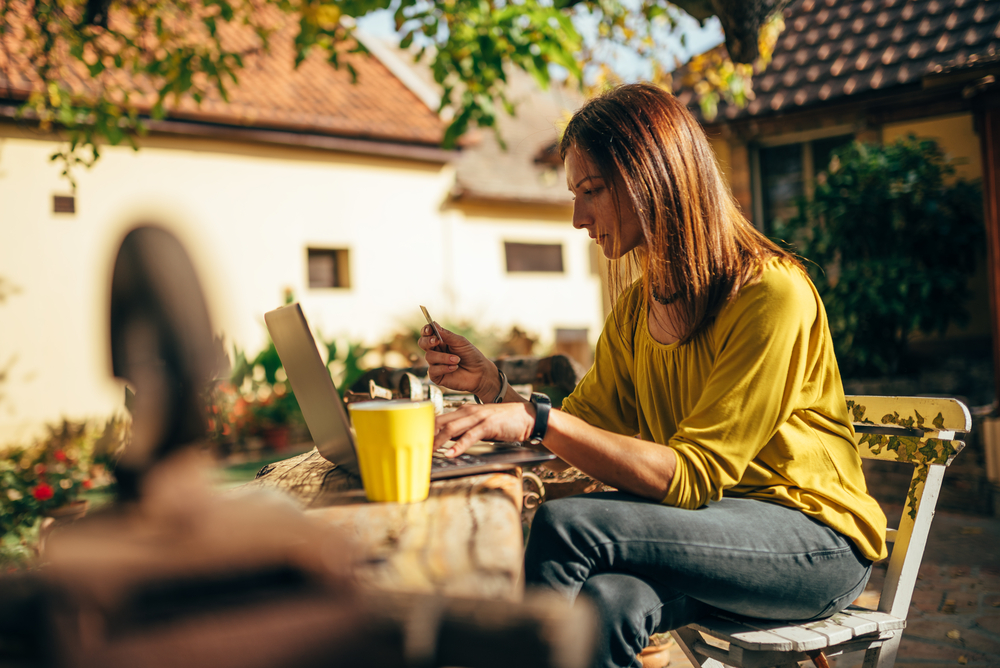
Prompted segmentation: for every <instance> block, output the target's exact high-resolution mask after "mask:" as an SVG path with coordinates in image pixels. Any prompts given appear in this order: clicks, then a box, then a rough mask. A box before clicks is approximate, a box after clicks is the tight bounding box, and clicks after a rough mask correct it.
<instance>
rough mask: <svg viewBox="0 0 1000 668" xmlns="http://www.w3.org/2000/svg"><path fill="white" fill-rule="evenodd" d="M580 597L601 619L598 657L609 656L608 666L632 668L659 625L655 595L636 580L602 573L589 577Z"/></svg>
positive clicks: (657, 599)
mask: <svg viewBox="0 0 1000 668" xmlns="http://www.w3.org/2000/svg"><path fill="white" fill-rule="evenodd" d="M580 594H581V596H582V597H584V598H586V599H588V600H589V601H590V602H591V603H592V604H593V605H594V607H595V608H596V609H597V611H598V614H599V615H600V618H601V633H600V634H599V639H598V642H599V643H600V647H599V648H598V654H599V655H605V656H607V657H610V659H611V661H610V662H609V663H610V665H616V666H629V665H632V662H633V660H634V659H635V656H636V655H637V654H638V653H639V652H641V651H642V650H643V648H644V647H645V646H646V644H647V643H648V642H649V636H650V635H651V634H652V633H653V632H654V630H655V628H656V626H657V625H658V623H659V609H660V605H661V604H660V601H659V598H658V596H657V594H656V592H655V591H654V590H653V588H652V587H650V586H649V584H648V583H645V582H643V581H642V580H640V579H639V578H635V577H633V576H630V575H626V574H622V573H602V574H599V575H595V576H593V577H591V578H589V579H588V580H587V581H586V582H585V583H584V585H583V588H582V590H581V592H580ZM602 663H605V662H601V661H598V664H602ZM606 665H607V664H606Z"/></svg>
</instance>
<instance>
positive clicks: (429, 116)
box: [0, 13, 444, 146]
mask: <svg viewBox="0 0 1000 668" xmlns="http://www.w3.org/2000/svg"><path fill="white" fill-rule="evenodd" d="M112 20H115V19H114V17H112ZM275 21H276V25H277V27H278V30H277V31H276V32H275V33H274V34H273V35H272V37H271V44H270V52H269V53H266V54H258V55H250V56H244V60H245V62H246V67H245V68H244V69H243V70H242V71H241V72H240V73H239V84H238V85H230V87H229V89H228V91H227V92H228V98H229V99H228V101H226V100H223V99H222V98H221V96H219V95H218V93H212V94H210V95H209V96H207V98H206V99H205V100H204V101H203V102H202V104H201V105H198V104H197V103H196V102H195V101H194V100H193V99H191V98H190V97H186V98H182V99H181V100H180V101H179V102H178V103H172V101H168V102H171V104H168V110H167V114H168V117H172V118H175V119H183V120H192V121H203V122H209V123H218V124H224V125H233V126H241V127H247V126H251V127H257V128H266V129H276V130H290V131H295V132H308V133H315V134H326V135H333V136H339V137H350V138H358V139H370V140H376V141H391V142H399V143H407V144H420V145H430V146H437V145H440V143H441V140H442V138H443V136H444V123H443V122H442V121H441V119H440V118H439V117H438V116H437V114H436V113H435V112H434V111H433V110H431V109H429V108H428V107H427V106H426V105H425V104H424V103H423V102H422V101H421V100H420V99H419V98H418V97H417V96H416V95H415V94H414V93H413V92H412V91H410V90H409V89H408V88H407V87H406V86H405V85H404V84H403V83H402V82H401V81H400V80H399V79H397V78H396V77H395V76H394V75H393V74H392V73H390V72H389V70H388V69H387V68H386V67H385V66H384V65H383V64H382V63H381V62H380V61H378V60H377V59H376V58H375V57H366V56H364V55H360V54H349V53H344V52H342V53H341V54H340V60H341V63H342V67H341V69H340V70H335V69H334V68H333V67H331V66H330V65H329V64H328V63H327V62H326V58H325V57H324V56H323V54H322V53H320V52H319V51H318V50H314V51H313V53H311V54H310V55H309V56H308V57H307V58H306V59H305V60H304V61H303V62H302V63H301V65H300V66H299V67H298V68H297V69H296V68H295V67H294V59H295V47H294V44H293V40H294V35H295V31H296V27H297V20H296V19H295V18H294V17H292V16H289V15H286V14H278V13H276V16H275ZM221 30H224V32H223V38H224V41H225V43H226V45H227V48H230V49H234V50H236V49H242V50H244V51H249V50H250V49H252V48H253V47H254V46H256V44H255V36H254V34H253V32H252V31H251V30H250V29H248V28H236V27H233V26H228V27H226V28H225V29H221ZM15 32H16V31H14V32H12V33H9V34H8V35H7V36H5V38H6V39H7V40H9V41H8V42H7V44H6V48H0V91H2V90H4V88H6V87H7V85H8V83H9V85H10V91H9V92H8V93H7V94H8V95H12V96H13V97H14V98H15V99H21V98H23V97H24V96H26V95H27V94H28V92H29V91H30V90H31V88H32V87H33V85H37V84H36V83H35V82H34V81H33V79H32V76H33V74H32V73H33V71H34V70H33V68H32V67H31V66H30V65H29V63H28V62H27V60H26V57H25V56H23V55H22V54H21V53H20V52H19V50H18V48H17V47H18V44H17V42H16V41H15V40H16V39H17V37H16V34H15ZM17 34H20V33H17ZM8 56H9V57H10V62H9V63H8V62H7V60H6V59H7V57H8ZM346 63H349V64H351V65H352V66H353V67H354V68H355V70H356V71H357V74H358V81H357V84H353V83H352V81H351V75H350V74H349V72H348V71H347V69H346V68H345V67H343V64H346ZM5 65H7V67H5ZM5 73H10V81H9V82H8V81H7V80H6V79H5V77H4V74H5ZM103 76H108V77H111V78H116V77H117V78H118V80H119V81H120V80H121V75H120V73H116V72H113V71H110V70H107V71H106V72H105V75H103ZM66 81H67V84H68V85H70V86H71V87H73V88H74V90H77V91H80V92H83V91H86V90H94V89H95V88H96V87H97V86H102V85H105V84H106V83H107V81H106V80H103V79H92V78H90V77H89V76H87V72H86V70H85V69H84V68H83V66H82V64H80V65H79V67H75V68H73V69H72V70H71V71H69V72H67V73H66ZM139 85H140V86H141V87H143V88H145V89H146V90H147V91H152V90H154V88H153V86H152V85H151V84H145V85H143V84H142V82H140V83H139ZM145 100H146V105H147V107H148V105H149V104H151V103H152V100H153V96H152V95H151V94H147V96H146V98H145Z"/></svg>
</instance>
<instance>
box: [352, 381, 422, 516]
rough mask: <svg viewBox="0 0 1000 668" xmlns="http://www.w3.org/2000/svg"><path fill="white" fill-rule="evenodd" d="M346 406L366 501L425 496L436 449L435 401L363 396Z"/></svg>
mask: <svg viewBox="0 0 1000 668" xmlns="http://www.w3.org/2000/svg"><path fill="white" fill-rule="evenodd" d="M347 408H348V410H349V411H350V413H351V422H352V423H353V424H354V432H355V435H356V438H355V442H356V445H357V452H358V464H359V466H360V468H361V482H362V483H363V484H364V486H365V496H367V497H368V500H369V501H397V502H401V503H411V502H413V501H423V500H424V499H426V498H427V494H428V492H429V491H430V484H431V455H432V454H433V449H434V404H433V403H432V402H430V401H406V400H401V401H364V402H361V403H356V404H348V406H347Z"/></svg>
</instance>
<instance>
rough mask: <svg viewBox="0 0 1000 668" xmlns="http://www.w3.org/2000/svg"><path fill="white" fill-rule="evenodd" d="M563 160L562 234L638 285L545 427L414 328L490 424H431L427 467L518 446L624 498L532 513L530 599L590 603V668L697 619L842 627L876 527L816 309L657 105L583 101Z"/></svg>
mask: <svg viewBox="0 0 1000 668" xmlns="http://www.w3.org/2000/svg"><path fill="white" fill-rule="evenodd" d="M560 150H561V154H562V157H563V159H564V161H565V166H566V175H567V181H568V185H569V188H570V190H571V191H572V193H573V195H574V210H573V225H574V227H577V228H580V229H584V230H586V231H587V233H588V234H589V235H590V236H591V238H593V239H595V240H596V242H597V243H598V244H599V245H600V246H601V248H602V250H603V251H604V254H605V256H606V257H608V258H609V259H610V260H619V259H621V258H623V257H625V256H629V257H631V258H633V259H635V260H636V261H637V264H638V266H639V267H640V268H641V272H642V273H641V277H640V278H639V279H638V280H636V281H635V282H634V283H633V284H632V285H631V286H628V287H627V288H626V289H625V290H624V291H623V292H622V293H621V295H620V297H619V298H618V300H617V303H616V305H615V308H614V310H613V313H612V315H611V316H610V317H609V318H608V321H607V322H606V324H605V327H604V331H603V332H602V334H601V337H600V340H599V342H598V344H597V351H596V355H595V362H594V366H593V367H592V368H591V369H590V371H589V372H588V373H587V375H586V376H585V377H584V378H583V380H582V381H581V382H580V384H579V385H578V387H577V388H576V390H575V391H574V392H573V394H572V395H570V396H569V397H568V398H567V399H566V400H565V402H564V403H563V406H562V410H561V411H552V412H551V413H549V412H548V411H547V410H546V407H545V406H544V405H540V404H537V403H525V402H524V401H523V400H522V399H521V398H520V397H519V396H518V395H517V394H516V393H515V392H513V391H512V390H510V389H509V387H508V386H507V384H506V381H505V379H504V378H503V377H502V374H499V373H498V370H497V369H496V367H495V365H493V364H492V363H491V362H489V361H488V360H487V359H486V358H485V357H484V356H483V355H482V354H481V353H480V352H479V351H478V350H476V349H475V348H474V347H473V346H471V345H470V344H469V343H468V342H467V341H466V340H465V339H463V338H462V337H459V336H457V335H455V334H453V333H451V332H447V331H443V332H442V337H443V338H444V341H439V340H438V339H437V338H436V337H434V336H433V335H432V332H431V330H430V328H426V329H425V331H424V336H423V337H421V339H420V346H421V347H422V348H423V349H424V350H425V351H426V359H427V362H428V365H429V366H430V376H431V378H432V379H433V380H434V381H435V382H438V383H440V384H441V385H444V386H445V387H449V388H453V389H456V390H465V391H470V392H474V393H475V394H476V395H477V397H478V398H479V399H480V400H481V401H483V402H485V404H486V405H482V406H468V407H464V408H462V409H460V410H458V411H455V412H454V413H450V414H448V415H444V416H442V417H440V418H438V423H437V425H438V429H439V431H438V435H437V439H436V445H437V446H439V447H440V446H442V445H443V444H445V443H446V442H447V441H448V440H450V439H456V440H455V443H454V445H453V446H452V447H451V449H450V450H449V454H451V455H455V454H458V453H460V452H462V451H464V450H465V449H466V448H467V447H468V446H469V445H470V444H471V443H473V442H475V441H476V440H478V439H481V438H495V439H501V440H528V439H529V438H532V437H534V440H535V441H539V440H541V442H542V443H544V445H545V447H547V448H548V449H549V450H551V451H552V452H553V453H555V454H556V455H558V456H559V457H560V458H561V459H562V460H564V461H565V462H567V463H569V464H571V465H573V466H576V467H577V468H579V469H580V470H582V471H583V472H585V473H587V474H589V475H591V476H593V477H594V478H596V479H598V480H600V481H602V482H604V483H607V484H608V485H610V486H612V487H615V488H616V489H618V490H619V491H618V492H610V493H600V494H591V495H583V496H578V497H570V498H566V499H560V500H557V501H553V502H549V503H546V504H543V505H542V506H541V508H540V509H539V511H538V513H537V514H536V515H535V519H534V523H533V525H532V529H531V535H530V538H529V541H528V545H527V548H526V552H525V576H526V581H527V583H528V584H529V585H541V586H546V587H549V588H552V589H555V590H557V591H559V592H561V593H563V594H564V595H566V596H567V597H568V598H569V599H571V600H572V599H574V598H575V597H576V596H578V595H580V594H583V595H586V596H588V597H589V598H591V599H592V600H593V601H594V602H595V603H596V605H597V607H598V609H599V611H600V613H601V615H602V618H603V622H604V623H603V625H602V629H603V630H602V633H603V634H604V637H603V638H602V639H601V640H600V641H599V644H598V649H597V654H598V656H597V661H596V664H595V665H599V666H632V665H635V664H636V659H635V656H636V654H637V653H638V652H639V651H641V650H642V648H643V647H645V645H646V643H647V641H648V638H649V635H650V634H652V633H655V632H661V631H665V630H668V629H673V628H677V627H678V626H682V625H684V624H687V623H689V622H691V621H694V620H695V619H697V618H698V617H700V616H703V615H704V614H705V613H706V612H708V611H711V610H713V609H721V610H725V611H728V612H732V613H736V614H740V615H747V616H751V617H763V618H767V617H771V618H778V619H813V618H822V617H824V616H828V615H831V614H833V613H834V612H836V611H837V610H840V609H842V608H844V607H845V606H847V605H848V604H849V603H850V602H851V601H852V600H853V599H854V598H855V597H856V596H857V595H858V594H859V593H861V591H862V590H863V589H864V586H865V583H866V582H867V580H868V576H869V574H870V568H871V563H872V561H874V560H878V559H881V558H884V557H885V555H886V550H885V544H884V538H883V537H884V530H885V517H884V515H883V514H882V512H881V510H880V509H879V507H878V505H877V504H876V503H875V501H874V500H873V499H872V498H871V497H870V496H869V495H868V494H867V491H866V488H865V481H864V477H863V476H862V472H861V460H860V457H859V455H858V451H857V447H856V445H855V439H854V430H853V428H852V426H851V422H850V419H849V416H848V413H847V408H846V405H845V399H844V393H843V387H842V382H841V378H840V372H839V370H838V368H837V361H836V359H835V357H834V354H833V345H832V341H831V338H830V332H829V327H828V325H827V322H826V313H825V311H824V309H823V304H822V302H821V301H820V299H819V296H818V294H817V293H816V289H815V288H814V287H813V285H812V283H811V282H810V281H809V279H808V277H807V276H806V274H805V273H804V272H803V270H802V267H801V266H800V264H799V262H798V261H797V260H796V258H795V257H793V256H792V255H790V254H789V253H787V252H785V251H783V250H782V249H780V248H779V247H777V246H776V245H774V244H773V243H771V242H770V241H768V240H767V239H766V238H765V237H764V236H763V235H761V234H760V233H759V232H758V231H757V230H756V229H755V228H754V227H753V226H752V225H751V224H750V223H749V222H748V221H747V220H746V219H745V218H744V217H743V216H742V214H741V213H740V211H739V209H738V208H737V205H736V204H735V202H734V200H733V198H732V195H731V193H730V192H729V190H728V188H727V186H726V185H725V183H724V181H723V179H722V177H721V175H720V173H719V170H718V167H717V165H716V163H715V158H714V156H713V154H712V151H711V149H710V147H709V145H708V142H707V140H706V138H705V136H704V133H703V132H702V130H701V128H700V127H699V126H698V125H697V123H696V122H695V121H694V119H693V118H692V117H691V116H690V114H688V113H687V111H686V110H685V109H684V108H683V107H682V106H681V105H680V104H679V103H678V102H677V101H676V100H675V99H674V98H673V97H672V96H671V95H669V94H668V93H666V92H664V91H662V90H660V89H658V88H655V87H653V86H648V85H628V86H622V87H619V88H617V89H615V90H612V91H611V92H609V93H607V94H605V95H602V96H600V97H598V98H596V99H593V100H591V101H590V102H588V103H587V104H586V105H585V106H584V107H583V108H581V109H580V110H579V111H578V112H577V113H576V114H575V115H574V116H573V119H572V120H571V121H570V123H569V125H568V127H567V128H566V132H565V135H564V137H563V140H562V144H561V147H560ZM441 344H443V347H442V348H441V349H438V348H437V346H439V345H441ZM493 402H501V403H493ZM546 415H547V424H540V423H541V422H545V417H546ZM539 437H541V438H539Z"/></svg>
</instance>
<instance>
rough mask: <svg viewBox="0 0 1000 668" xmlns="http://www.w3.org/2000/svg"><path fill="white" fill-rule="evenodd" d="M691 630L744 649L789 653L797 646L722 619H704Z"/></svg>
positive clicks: (767, 633)
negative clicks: (702, 632)
mask: <svg viewBox="0 0 1000 668" xmlns="http://www.w3.org/2000/svg"><path fill="white" fill-rule="evenodd" d="M691 628H694V629H696V630H698V631H704V632H705V633H707V634H708V635H710V636H713V637H715V638H720V639H722V640H726V641H728V642H729V643H730V644H733V645H738V646H739V647H743V648H744V649H752V650H771V651H778V652H789V651H791V650H792V649H794V646H795V643H794V642H792V641H791V640H789V639H788V638H783V637H782V636H779V635H776V634H774V633H770V632H768V631H761V630H759V629H755V628H753V627H752V626H748V625H746V624H744V623H742V622H737V621H735V620H731V619H723V618H721V617H711V618H709V619H707V620H705V619H703V620H701V621H700V622H696V623H694V624H691Z"/></svg>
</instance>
